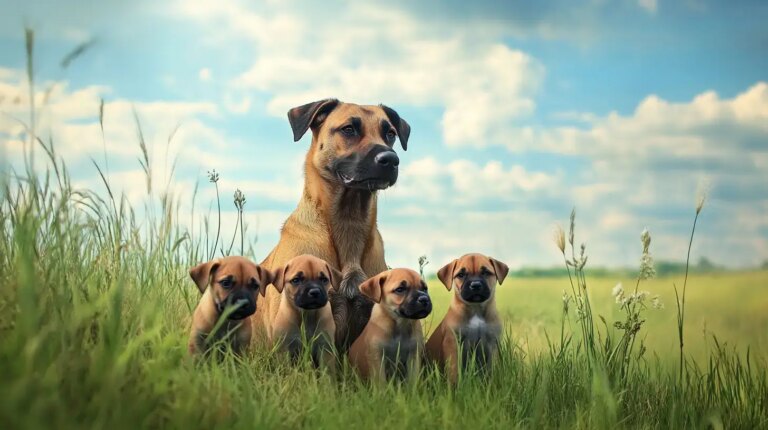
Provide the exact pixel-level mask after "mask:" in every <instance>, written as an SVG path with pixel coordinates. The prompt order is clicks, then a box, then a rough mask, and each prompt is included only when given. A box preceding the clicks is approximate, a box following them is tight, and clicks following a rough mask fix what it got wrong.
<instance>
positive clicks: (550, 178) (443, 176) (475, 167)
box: [385, 157, 560, 206]
mask: <svg viewBox="0 0 768 430" xmlns="http://www.w3.org/2000/svg"><path fill="white" fill-rule="evenodd" d="M400 178H401V179H399V180H398V184H397V185H396V186H395V187H393V188H392V189H391V190H388V191H386V194H385V195H386V198H387V199H389V198H392V199H397V200H410V199H419V200H420V201H422V202H428V203H430V204H438V205H442V206H466V205H472V204H475V203H478V202H488V201H493V202H496V203H501V202H510V201H515V200H520V199H522V198H526V197H528V196H532V195H534V194H535V195H538V196H543V195H550V194H552V193H555V192H557V188H558V187H559V186H560V177H559V175H552V174H548V173H544V172H529V171H528V170H527V169H525V168H524V167H523V166H519V165H513V166H511V167H509V168H505V167H504V165H503V164H502V163H500V162H498V161H489V162H487V163H485V164H483V165H481V164H477V163H475V162H473V161H470V160H464V159H457V160H453V161H450V162H448V163H445V164H440V163H439V162H438V161H437V160H436V159H435V158H433V157H427V158H423V159H419V160H415V161H412V162H410V163H408V164H407V165H405V166H403V168H402V172H401V174H400Z"/></svg>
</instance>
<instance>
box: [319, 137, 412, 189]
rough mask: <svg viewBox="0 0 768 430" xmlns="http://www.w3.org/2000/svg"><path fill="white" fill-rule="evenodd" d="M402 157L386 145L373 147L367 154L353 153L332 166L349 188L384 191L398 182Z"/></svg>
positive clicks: (336, 161)
mask: <svg viewBox="0 0 768 430" xmlns="http://www.w3.org/2000/svg"><path fill="white" fill-rule="evenodd" d="M398 165H400V157H398V156H397V154H396V153H395V151H393V150H392V149H391V148H389V147H388V146H385V145H373V146H371V149H369V150H368V152H367V153H365V154H359V153H352V154H350V155H348V156H346V157H344V158H341V159H337V160H335V161H334V162H333V163H332V165H331V166H330V168H331V170H332V171H333V172H334V173H335V174H336V176H337V177H338V178H339V180H340V181H341V183H342V184H344V186H345V187H347V188H356V189H363V190H369V191H376V190H383V189H385V188H388V187H391V186H392V185H394V184H395V182H397V172H398Z"/></svg>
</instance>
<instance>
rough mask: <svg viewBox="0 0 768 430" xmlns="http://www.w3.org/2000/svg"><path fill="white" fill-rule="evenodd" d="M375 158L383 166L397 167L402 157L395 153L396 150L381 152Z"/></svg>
mask: <svg viewBox="0 0 768 430" xmlns="http://www.w3.org/2000/svg"><path fill="white" fill-rule="evenodd" d="M373 160H374V161H375V162H376V164H378V165H379V166H382V167H397V166H398V164H400V157H398V156H397V154H395V151H384V152H380V153H378V154H376V158H374V159H373Z"/></svg>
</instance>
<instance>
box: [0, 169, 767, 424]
mask: <svg viewBox="0 0 768 430" xmlns="http://www.w3.org/2000/svg"><path fill="white" fill-rule="evenodd" d="M56 170H58V172H59V174H58V175H55V174H51V175H48V176H43V177H40V176H37V177H36V176H34V175H30V176H28V177H16V178H15V179H11V181H10V182H8V183H6V184H5V188H4V193H3V194H4V196H5V197H4V200H3V201H2V203H1V204H0V228H1V229H2V234H0V380H2V381H3V384H2V389H1V390H0V422H2V423H4V426H3V427H4V428H13V429H25V428H57V429H66V428H112V429H121V428H137V427H141V428H156V427H168V428H303V427H313V428H337V427H340V426H341V427H351V426H370V427H374V428H389V427H398V428H457V429H458V428H467V427H478V426H479V427H494V428H514V427H528V428H541V427H582V428H615V427H628V428H634V427H651V428H653V427H658V428H670V427H671V428H681V427H692V428H693V427H703V426H712V427H714V428H720V427H721V426H724V427H725V428H759V427H764V426H766V425H768V376H767V374H766V369H767V368H768V367H766V357H765V334H764V332H761V329H760V328H761V327H763V328H764V327H765V321H766V313H765V309H766V303H765V300H764V299H763V297H765V288H766V285H765V281H766V273H765V272H755V273H728V274H722V275H714V276H709V275H708V276H707V277H698V276H693V277H691V279H689V293H690V294H689V296H688V308H689V314H688V318H687V319H686V328H687V330H688V332H687V333H688V334H687V339H688V340H689V346H688V348H689V351H690V354H688V355H687V358H686V367H685V373H684V376H683V377H680V376H678V369H677V367H676V365H675V364H674V360H670V358H674V356H675V350H674V348H673V347H674V345H675V344H676V339H677V338H676V325H675V318H674V311H673V309H674V306H673V303H674V302H673V301H672V298H671V297H672V296H671V294H672V293H671V282H672V281H673V280H672V279H656V280H650V281H646V282H644V283H643V284H641V285H642V287H641V289H648V290H651V291H652V292H654V293H659V294H661V295H662V297H663V300H664V301H665V302H666V304H667V306H666V309H665V310H656V309H648V310H646V311H644V312H643V314H642V315H643V317H644V318H647V319H648V322H647V324H645V325H644V326H642V329H641V330H640V332H639V334H638V336H639V337H640V338H641V339H644V343H645V344H646V345H648V346H649V347H650V348H651V349H650V351H654V350H655V351H659V353H660V354H659V355H660V358H655V357H653V355H652V354H651V353H648V352H646V353H645V354H644V355H641V354H640V353H639V349H638V348H635V349H634V350H630V352H631V353H630V354H628V355H627V356H626V361H624V360H622V361H620V362H619V363H620V365H619V366H616V361H614V362H613V363H614V364H610V360H607V359H605V356H604V355H601V354H600V353H595V355H594V356H590V355H589V354H588V353H587V351H588V350H589V348H588V346H589V345H590V344H589V343H587V342H586V341H583V340H581V339H582V338H581V337H580V335H579V327H580V324H581V322H580V321H582V320H580V319H578V318H577V316H576V315H575V312H574V309H575V307H574V306H573V305H572V306H571V311H570V312H569V314H568V323H567V324H565V325H564V326H561V322H562V321H563V320H562V319H561V318H562V294H563V290H568V289H569V281H568V278H554V279H550V278H539V279H516V278H510V279H509V280H508V281H507V282H506V283H505V285H503V286H501V287H499V289H498V295H499V296H498V300H499V306H500V308H501V310H502V314H503V315H504V318H505V320H506V321H507V322H508V323H509V326H508V330H507V333H506V334H507V336H506V338H505V340H504V341H503V343H502V346H501V347H502V349H501V358H502V359H501V361H500V362H499V364H498V366H497V367H496V368H495V369H494V372H493V373H492V375H491V376H490V377H489V378H487V379H484V378H479V377H473V376H472V375H464V377H462V380H461V381H460V383H459V385H458V386H457V387H452V386H450V385H449V384H448V383H447V382H446V381H445V378H444V375H442V374H440V373H439V372H437V371H435V370H434V369H425V371H424V374H423V376H422V378H421V380H420V381H419V383H417V384H413V385H390V386H386V387H370V386H367V385H366V384H364V383H362V382H361V381H359V380H357V378H356V377H355V376H354V375H352V374H351V373H350V372H349V371H348V369H346V368H345V369H346V371H345V372H344V374H343V375H342V376H341V377H340V378H339V379H338V380H333V379H331V378H330V377H329V376H328V375H325V374H322V373H319V372H318V371H315V370H313V369H311V368H310V366H309V365H308V364H307V363H304V364H302V365H299V366H290V365H288V364H287V363H286V362H285V361H284V360H283V358H282V357H280V356H275V355H272V354H270V353H269V352H266V351H260V350H256V351H252V352H250V353H249V354H248V355H246V356H245V357H242V358H240V357H234V356H231V355H228V356H226V357H224V358H223V359H222V360H219V361H214V362H195V361H194V360H192V359H190V358H189V357H188V356H187V353H186V347H185V343H186V334H187V328H188V324H189V321H190V314H191V310H192V308H193V306H194V304H195V302H196V300H197V294H198V293H197V291H196V289H195V288H194V287H193V286H192V284H191V282H190V280H189V279H188V275H187V268H188V267H189V266H190V264H191V263H192V262H197V261H200V260H202V259H203V258H204V257H203V254H205V253H206V251H205V250H203V245H202V244H201V243H200V241H199V240H192V239H191V238H190V236H189V235H188V234H187V232H186V231H185V230H184V229H182V228H181V227H180V226H179V224H178V223H177V221H176V219H177V214H176V213H175V211H176V209H175V208H176V207H177V206H176V204H175V203H174V202H173V201H170V200H168V199H167V198H164V199H161V201H160V204H159V207H160V208H161V210H159V211H157V212H154V211H149V212H148V214H149V215H147V217H146V218H143V219H141V220H139V219H137V217H136V216H135V214H134V212H133V211H132V209H131V208H130V207H129V206H128V205H127V203H126V202H125V201H124V200H121V199H119V198H115V199H114V200H112V199H110V198H102V197H100V196H99V195H98V194H96V193H94V192H91V191H89V190H77V191H75V190H73V189H72V188H71V187H70V186H69V184H68V180H67V174H66V169H65V166H63V165H60V164H57V165H56V166H55V169H53V170H51V171H50V172H49V173H51V172H55V171H56ZM152 214H154V215H152ZM587 273H588V272H587ZM586 281H587V283H588V285H589V287H588V291H590V296H592V303H593V309H594V313H595V315H596V316H595V318H594V321H595V322H594V327H595V329H596V330H597V333H599V336H598V337H599V338H598V339H596V340H593V341H590V342H592V344H593V345H592V346H593V347H594V348H595V350H601V348H602V346H601V342H605V341H606V339H607V340H610V342H609V343H610V344H609V345H608V347H607V349H613V348H614V347H613V345H620V344H621V343H620V338H621V336H620V334H617V333H616V331H617V330H615V329H611V330H607V331H602V330H601V329H600V325H599V323H598V322H597V321H598V318H599V317H598V316H597V315H598V314H602V315H604V316H605V317H606V319H607V320H608V321H609V323H608V325H609V326H610V325H611V322H612V321H613V320H620V319H621V315H622V314H621V313H620V312H619V311H618V306H617V305H616V304H615V303H613V298H612V297H611V293H610V290H611V288H612V286H613V285H614V284H615V282H616V281H617V280H614V279H610V278H596V279H590V278H588V277H587V278H586ZM622 281H623V282H625V283H626V284H629V283H630V280H622ZM678 283H679V281H678ZM431 287H432V288H431V292H432V295H433V297H434V299H435V303H436V306H435V312H434V317H435V318H437V317H439V316H441V315H442V314H443V312H444V310H445V307H446V304H447V301H448V299H449V294H448V292H447V291H445V290H444V289H443V287H442V286H440V285H437V284H436V283H435V282H432V285H431ZM432 325H434V321H430V320H428V321H427V327H428V328H429V326H432ZM705 326H706V330H707V333H712V334H716V335H718V336H720V339H721V343H720V344H719V345H718V344H715V343H714V342H713V341H707V342H705V340H704V339H707V338H708V336H707V337H705V335H704V333H703V329H704V327H705ZM561 327H564V330H565V333H564V335H565V337H566V338H570V339H571V341H569V342H566V343H560V341H559V340H558V339H560V328H561ZM545 330H546V331H547V333H549V336H550V338H551V339H553V340H552V342H551V343H550V342H547V341H546V337H545V336H543V334H544V331H545ZM725 341H727V342H728V343H738V344H739V346H740V347H741V351H742V353H738V352H736V351H734V350H733V349H731V348H730V347H729V346H724V345H723V343H722V342H725ZM747 345H750V346H751V347H752V348H753V350H752V351H750V353H749V354H746V352H745V347H746V346H747ZM694 360H695V361H694ZM622 363H626V365H623V364H622Z"/></svg>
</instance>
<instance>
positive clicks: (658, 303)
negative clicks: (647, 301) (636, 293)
mask: <svg viewBox="0 0 768 430" xmlns="http://www.w3.org/2000/svg"><path fill="white" fill-rule="evenodd" d="M651 306H653V308H654V309H664V303H662V302H661V298H659V296H654V297H653V299H651Z"/></svg>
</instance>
